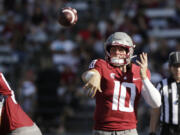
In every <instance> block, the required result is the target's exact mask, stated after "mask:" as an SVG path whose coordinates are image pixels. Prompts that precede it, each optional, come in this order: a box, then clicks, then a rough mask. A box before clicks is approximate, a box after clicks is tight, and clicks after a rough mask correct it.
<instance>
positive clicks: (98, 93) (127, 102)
mask: <svg viewBox="0 0 180 135" xmlns="http://www.w3.org/2000/svg"><path fill="white" fill-rule="evenodd" d="M134 47H135V45H133V42H132V40H131V38H130V37H129V36H128V35H127V34H126V33H124V32H115V33H114V34H112V35H110V37H109V38H108V39H107V41H106V42H105V47H104V48H105V52H106V60H102V59H97V60H93V61H92V62H91V64H90V65H89V70H88V71H86V72H85V73H83V75H82V79H83V81H84V82H85V83H86V84H85V86H84V87H85V88H86V89H88V90H89V94H90V95H91V96H92V97H94V96H95V99H96V108H95V113H94V120H95V124H94V132H93V133H94V135H104V134H109V133H112V134H113V133H115V134H122V133H123V135H137V134H138V133H137V131H136V124H137V117H136V113H137V110H136V109H137V106H138V101H139V98H140V96H141V95H142V96H143V97H144V99H145V100H146V102H147V103H148V104H149V105H150V106H151V107H153V108H157V107H159V106H160V105H161V97H160V94H159V92H158V91H157V90H156V88H155V87H154V86H153V85H152V83H151V82H150V80H149V79H150V71H149V70H148V68H147V66H148V63H147V54H145V53H142V54H140V60H141V61H137V63H138V65H136V64H133V63H132V62H131V58H132V55H133V51H134ZM116 132H117V133H116ZM118 132H120V133H118Z"/></svg>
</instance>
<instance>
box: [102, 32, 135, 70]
mask: <svg viewBox="0 0 180 135" xmlns="http://www.w3.org/2000/svg"><path fill="white" fill-rule="evenodd" d="M112 46H121V47H124V48H125V49H126V56H125V57H123V58H117V57H111V56H110V48H111V47H112ZM134 48H135V45H134V44H133V41H132V39H131V37H130V36H129V35H128V34H126V33H124V32H115V33H113V34H112V35H110V36H109V37H108V38H107V40H106V42H105V43H104V49H105V55H106V60H107V61H108V62H110V63H111V64H112V65H114V66H122V65H128V64H129V63H130V61H131V58H132V56H133V52H134Z"/></svg>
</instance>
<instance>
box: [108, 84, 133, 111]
mask: <svg viewBox="0 0 180 135" xmlns="http://www.w3.org/2000/svg"><path fill="white" fill-rule="evenodd" d="M127 88H129V89H130V91H131V92H130V98H129V101H126V99H127V98H126V96H127V95H126V94H127ZM120 90H121V91H120ZM119 91H120V92H119ZM135 96H136V86H135V85H134V84H133V83H128V82H122V83H120V82H119V81H114V94H113V103H112V110H118V109H119V110H120V111H123V112H133V111H134V100H135ZM126 102H128V103H129V105H128V107H126V106H125V103H126ZM118 105H119V106H118Z"/></svg>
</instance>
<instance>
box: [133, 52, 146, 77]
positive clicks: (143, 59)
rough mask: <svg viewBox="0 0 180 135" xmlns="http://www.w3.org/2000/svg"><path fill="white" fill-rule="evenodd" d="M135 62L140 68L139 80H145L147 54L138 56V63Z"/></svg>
mask: <svg viewBox="0 0 180 135" xmlns="http://www.w3.org/2000/svg"><path fill="white" fill-rule="evenodd" d="M136 62H137V63H138V64H139V66H140V67H141V70H140V74H141V78H142V79H145V78H147V73H146V71H147V69H148V58H147V53H144V52H143V53H142V54H140V61H138V60H136Z"/></svg>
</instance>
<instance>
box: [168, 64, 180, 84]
mask: <svg viewBox="0 0 180 135" xmlns="http://www.w3.org/2000/svg"><path fill="white" fill-rule="evenodd" d="M170 70H171V72H172V74H173V77H174V79H175V80H176V81H178V82H180V64H176V65H173V66H171V67H170Z"/></svg>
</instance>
